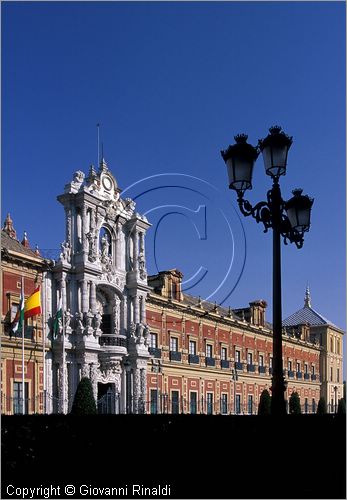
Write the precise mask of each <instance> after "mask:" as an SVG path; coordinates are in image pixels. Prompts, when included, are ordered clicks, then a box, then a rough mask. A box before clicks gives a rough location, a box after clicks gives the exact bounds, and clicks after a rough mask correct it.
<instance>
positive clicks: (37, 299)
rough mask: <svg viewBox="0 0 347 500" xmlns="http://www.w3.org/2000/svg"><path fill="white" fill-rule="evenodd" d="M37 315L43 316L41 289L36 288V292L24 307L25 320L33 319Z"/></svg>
mask: <svg viewBox="0 0 347 500" xmlns="http://www.w3.org/2000/svg"><path fill="white" fill-rule="evenodd" d="M37 314H41V293H40V287H38V288H36V290H34V292H33V293H32V294H31V295H30V297H28V298H27V300H26V301H25V305H24V318H25V319H28V318H32V317H33V316H36V315H37Z"/></svg>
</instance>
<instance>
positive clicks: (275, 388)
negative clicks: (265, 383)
mask: <svg viewBox="0 0 347 500" xmlns="http://www.w3.org/2000/svg"><path fill="white" fill-rule="evenodd" d="M285 391H286V383H285V381H284V378H283V377H280V378H279V380H278V379H275V378H274V377H272V386H271V392H272V397H271V415H276V416H282V415H286V414H287V406H286V400H285V398H284V393H285Z"/></svg>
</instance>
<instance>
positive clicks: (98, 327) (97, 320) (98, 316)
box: [94, 311, 102, 337]
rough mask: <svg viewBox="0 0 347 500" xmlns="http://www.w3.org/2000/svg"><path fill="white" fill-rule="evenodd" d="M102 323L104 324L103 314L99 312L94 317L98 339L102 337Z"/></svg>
mask: <svg viewBox="0 0 347 500" xmlns="http://www.w3.org/2000/svg"><path fill="white" fill-rule="evenodd" d="M101 322H102V314H101V312H100V311H97V312H96V314H95V315H94V332H95V336H96V337H100V335H101V334H102V331H101Z"/></svg>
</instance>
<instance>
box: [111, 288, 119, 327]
mask: <svg viewBox="0 0 347 500" xmlns="http://www.w3.org/2000/svg"><path fill="white" fill-rule="evenodd" d="M112 313H113V332H114V333H115V334H116V335H119V331H120V299H119V297H117V296H116V297H115V298H114V305H113V309H112Z"/></svg>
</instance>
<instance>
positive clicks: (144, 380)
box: [140, 368, 147, 413]
mask: <svg viewBox="0 0 347 500" xmlns="http://www.w3.org/2000/svg"><path fill="white" fill-rule="evenodd" d="M140 372H141V373H140V385H141V396H140V398H141V402H142V408H140V412H141V413H142V412H144V413H145V412H146V403H147V401H146V400H147V376H146V369H145V368H141V370H140Z"/></svg>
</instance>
